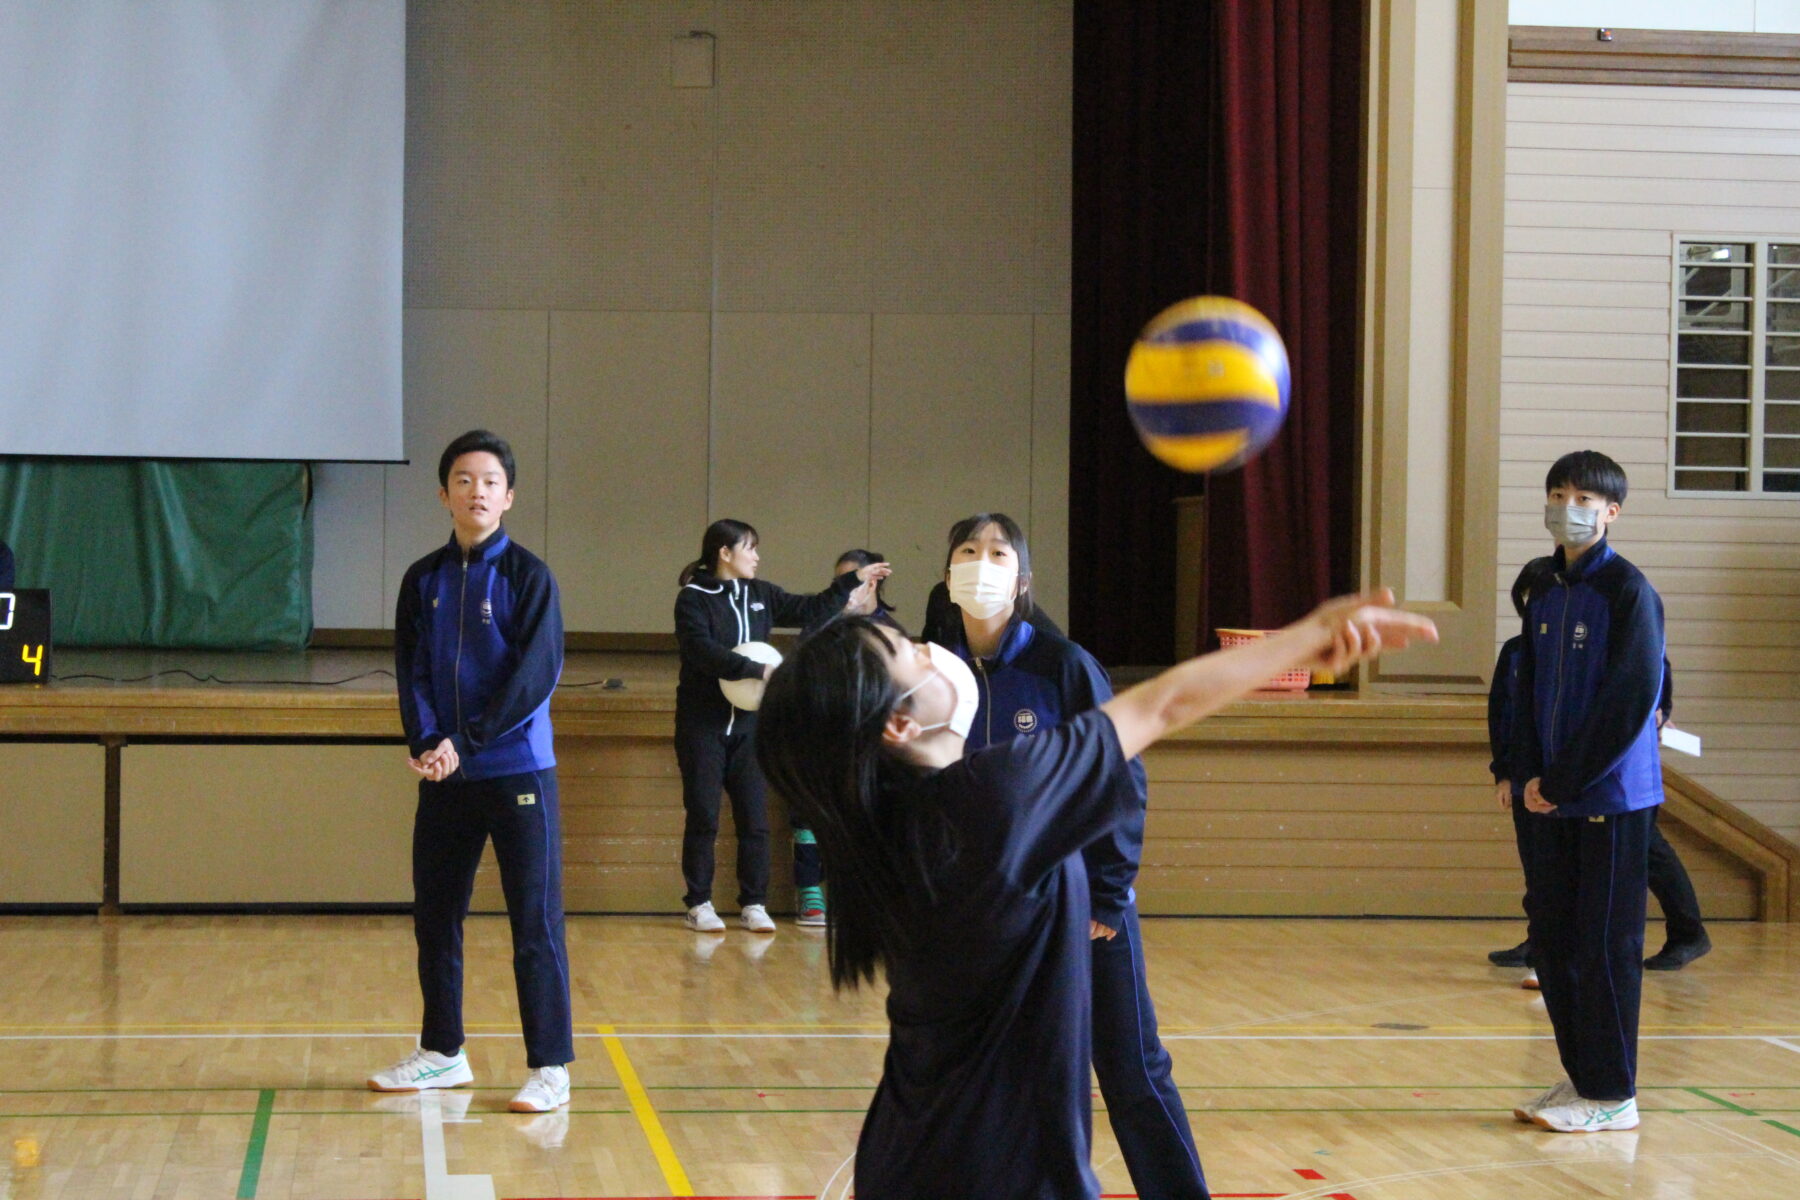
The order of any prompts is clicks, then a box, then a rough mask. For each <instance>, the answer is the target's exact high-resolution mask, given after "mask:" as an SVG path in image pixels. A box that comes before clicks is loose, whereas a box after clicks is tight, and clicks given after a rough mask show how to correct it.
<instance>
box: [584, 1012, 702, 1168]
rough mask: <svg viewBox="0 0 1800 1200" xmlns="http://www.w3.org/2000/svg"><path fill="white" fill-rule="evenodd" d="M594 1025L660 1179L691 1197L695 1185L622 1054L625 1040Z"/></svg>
mask: <svg viewBox="0 0 1800 1200" xmlns="http://www.w3.org/2000/svg"><path fill="white" fill-rule="evenodd" d="M597 1028H598V1030H599V1033H600V1036H601V1037H602V1038H603V1039H604V1045H605V1046H606V1054H607V1057H609V1058H611V1059H612V1064H613V1070H615V1071H617V1072H618V1073H619V1084H620V1086H622V1087H623V1088H624V1089H625V1096H626V1099H628V1100H630V1101H631V1111H632V1112H633V1113H635V1114H636V1116H637V1120H638V1125H639V1127H640V1128H642V1129H643V1131H644V1139H645V1140H646V1141H648V1142H649V1143H650V1153H651V1154H653V1155H655V1156H656V1165H657V1166H658V1167H660V1168H661V1169H662V1174H663V1182H664V1183H667V1184H668V1185H669V1192H670V1193H671V1194H672V1195H675V1196H692V1195H693V1194H694V1185H693V1184H691V1183H689V1182H688V1177H687V1172H686V1171H684V1170H682V1167H681V1159H679V1158H677V1157H676V1155H675V1147H674V1146H673V1145H671V1144H670V1142H669V1135H668V1134H667V1133H665V1132H664V1131H663V1127H662V1121H661V1120H659V1119H658V1118H657V1115H656V1107H655V1106H654V1105H652V1104H651V1103H650V1095H649V1093H647V1092H645V1091H644V1085H643V1083H642V1082H641V1081H640V1080H639V1079H638V1073H637V1069H636V1068H635V1067H633V1066H632V1065H631V1057H630V1055H628V1054H626V1053H625V1043H623V1042H621V1041H620V1040H619V1039H618V1037H617V1036H616V1035H615V1034H614V1032H613V1027H612V1026H611V1025H601V1026H598V1027H597Z"/></svg>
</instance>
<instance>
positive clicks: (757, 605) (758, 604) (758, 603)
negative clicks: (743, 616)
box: [750, 600, 763, 612]
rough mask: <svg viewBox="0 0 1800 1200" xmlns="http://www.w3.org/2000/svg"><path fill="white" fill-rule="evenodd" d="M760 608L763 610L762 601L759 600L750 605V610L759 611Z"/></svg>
mask: <svg viewBox="0 0 1800 1200" xmlns="http://www.w3.org/2000/svg"><path fill="white" fill-rule="evenodd" d="M762 610H763V602H762V601H761V600H758V601H756V602H755V603H753V604H751V605H750V611H751V612H761V611H762Z"/></svg>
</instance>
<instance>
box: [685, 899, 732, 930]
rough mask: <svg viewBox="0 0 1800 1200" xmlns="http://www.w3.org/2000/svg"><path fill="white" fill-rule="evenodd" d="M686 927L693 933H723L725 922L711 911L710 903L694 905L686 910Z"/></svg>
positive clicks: (709, 901)
mask: <svg viewBox="0 0 1800 1200" xmlns="http://www.w3.org/2000/svg"><path fill="white" fill-rule="evenodd" d="M686 921H687V927H688V928H689V929H691V930H693V931H694V932H695V933H724V932H725V922H723V921H721V920H719V914H718V913H716V912H714V911H713V906H712V901H711V900H708V901H706V902H705V903H703V904H696V905H694V907H692V908H690V909H688V910H687V918H686Z"/></svg>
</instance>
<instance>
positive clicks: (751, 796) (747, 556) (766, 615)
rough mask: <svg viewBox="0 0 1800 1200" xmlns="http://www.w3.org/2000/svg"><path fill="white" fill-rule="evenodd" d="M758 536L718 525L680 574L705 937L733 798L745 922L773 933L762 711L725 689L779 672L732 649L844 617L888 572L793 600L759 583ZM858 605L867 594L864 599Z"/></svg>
mask: <svg viewBox="0 0 1800 1200" xmlns="http://www.w3.org/2000/svg"><path fill="white" fill-rule="evenodd" d="M758 541H759V539H758V537H757V533H756V529H755V528H754V527H753V526H751V525H749V524H747V523H746V522H743V521H732V520H720V521H714V522H713V523H712V524H711V525H709V526H707V528H706V535H705V536H704V537H703V538H702V539H701V541H700V557H699V558H697V559H695V560H694V561H693V562H691V563H689V564H688V565H687V567H686V568H684V569H683V570H682V572H681V580H680V583H681V590H680V591H679V592H678V593H677V594H676V597H675V638H676V641H677V642H678V643H679V644H680V646H681V680H680V682H679V684H677V686H676V689H675V758H676V761H677V762H678V763H679V764H680V767H681V802H682V807H683V808H685V809H686V810H687V824H686V828H685V830H684V831H683V833H682V838H681V874H682V877H683V878H684V879H685V880H686V884H687V892H686V895H685V896H683V898H682V904H683V906H684V907H685V908H686V909H687V918H686V921H687V926H688V928H689V929H693V930H695V931H697V932H700V933H716V932H718V931H720V930H722V929H724V928H725V923H724V922H723V921H721V920H720V919H719V916H718V914H717V913H716V912H714V911H713V906H712V883H713V846H714V842H715V841H716V840H717V839H718V836H719V798H720V793H721V792H724V793H726V794H729V795H730V797H731V817H732V823H733V824H734V825H735V827H736V829H737V838H738V910H739V916H738V920H739V923H740V924H742V925H743V926H744V928H745V929H748V930H750V931H751V932H753V933H773V932H774V931H775V923H774V922H773V921H771V920H770V919H769V914H768V910H767V908H765V907H764V905H765V902H766V901H767V899H768V890H769V816H768V806H767V803H766V802H765V799H764V795H763V781H762V775H761V773H760V772H758V770H757V768H756V750H755V746H754V741H753V739H754V738H755V735H756V714H755V713H754V712H749V711H746V710H744V709H740V708H734V707H733V706H732V704H731V702H730V701H728V700H726V699H725V694H724V693H723V692H722V691H720V690H719V684H720V682H721V681H724V680H737V679H766V678H768V676H769V674H770V673H771V672H772V670H773V668H770V667H767V666H765V665H764V664H762V663H759V662H755V661H753V660H751V659H749V658H746V657H745V656H744V655H742V654H738V653H736V651H735V647H738V646H741V645H743V644H744V643H745V642H766V641H768V639H769V631H770V630H771V629H774V628H775V627H777V626H782V627H790V626H803V625H808V624H812V623H813V622H815V621H818V620H823V619H824V618H826V617H829V616H831V615H832V614H835V613H837V612H840V611H842V610H843V608H844V605H845V604H846V603H849V602H850V601H851V600H852V598H853V597H856V594H857V592H858V590H859V588H861V587H867V588H868V589H869V590H870V592H871V593H872V592H873V590H874V588H875V586H876V585H877V584H879V583H880V581H881V580H882V579H885V578H886V577H887V576H888V574H889V573H890V572H889V568H888V565H887V564H886V563H873V564H870V565H868V566H864V567H860V568H858V569H857V570H856V571H854V572H846V573H845V574H843V575H840V576H838V577H837V578H836V579H835V580H833V581H832V584H831V586H830V587H828V588H826V589H825V590H824V591H823V592H820V593H818V594H817V595H814V596H795V595H791V594H790V593H788V592H785V591H783V590H782V589H780V588H778V587H776V586H775V585H774V584H772V583H768V582H766V581H764V580H761V579H758V578H757V577H756V569H757V565H758V563H759V561H760V554H759V553H758V550H757V545H758ZM857 598H858V599H859V600H862V599H868V597H857Z"/></svg>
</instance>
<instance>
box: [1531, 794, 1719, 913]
mask: <svg viewBox="0 0 1800 1200" xmlns="http://www.w3.org/2000/svg"><path fill="white" fill-rule="evenodd" d="M1650 811H1651V812H1654V813H1661V812H1662V806H1661V805H1660V804H1659V805H1657V806H1656V807H1655V808H1653V809H1651V810H1650ZM1512 818H1513V838H1514V840H1515V841H1516V842H1517V843H1518V846H1519V865H1520V866H1522V867H1524V868H1525V870H1526V873H1527V879H1528V880H1529V875H1530V870H1531V867H1530V861H1531V850H1530V849H1529V847H1527V845H1526V838H1527V837H1529V836H1530V833H1531V828H1532V825H1531V821H1532V813H1531V811H1530V810H1529V809H1527V808H1526V807H1525V801H1524V800H1522V799H1520V798H1519V797H1518V796H1517V795H1515V796H1513V802H1512ZM1648 857H1649V868H1648V882H1649V886H1650V894H1651V895H1652V896H1655V897H1656V902H1657V903H1658V904H1660V905H1662V910H1663V923H1664V938H1665V940H1666V941H1668V942H1669V943H1670V944H1672V945H1682V944H1683V943H1686V942H1697V941H1699V940H1700V938H1701V935H1703V934H1704V933H1705V932H1706V924H1705V922H1704V921H1702V920H1701V917H1700V897H1698V896H1696V895H1695V894H1694V881H1693V880H1692V879H1690V878H1688V873H1687V868H1686V867H1684V866H1682V865H1681V856H1680V855H1678V854H1676V853H1675V847H1673V846H1671V845H1669V839H1668V838H1666V837H1664V836H1663V832H1662V827H1661V825H1660V824H1659V822H1658V821H1657V820H1652V821H1651V823H1650V845H1649V850H1648ZM1524 905H1525V913H1526V915H1527V916H1530V915H1531V900H1530V898H1529V897H1527V898H1526V899H1525V900H1524Z"/></svg>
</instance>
